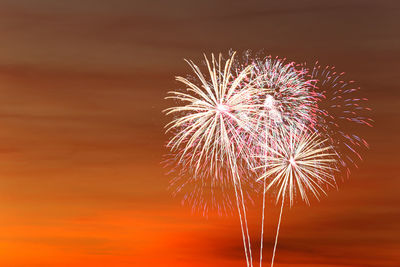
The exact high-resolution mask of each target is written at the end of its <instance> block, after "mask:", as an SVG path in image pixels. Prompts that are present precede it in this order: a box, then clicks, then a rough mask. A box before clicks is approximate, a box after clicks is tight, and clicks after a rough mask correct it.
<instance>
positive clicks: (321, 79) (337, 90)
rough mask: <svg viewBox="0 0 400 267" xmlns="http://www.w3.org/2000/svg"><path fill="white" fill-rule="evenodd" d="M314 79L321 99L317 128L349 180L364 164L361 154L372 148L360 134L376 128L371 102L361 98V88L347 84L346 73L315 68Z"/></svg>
mask: <svg viewBox="0 0 400 267" xmlns="http://www.w3.org/2000/svg"><path fill="white" fill-rule="evenodd" d="M310 78H311V79H312V80H313V82H314V86H315V92H316V93H317V95H318V98H319V103H318V106H319V108H318V112H319V114H318V120H319V121H318V123H317V124H316V126H317V127H316V128H317V130H318V131H320V132H322V133H324V135H325V136H326V137H327V138H328V139H329V141H330V143H331V146H332V147H333V148H334V151H335V153H336V158H337V160H338V163H339V164H338V168H339V170H340V173H341V174H343V176H344V177H349V175H350V172H351V169H353V168H354V167H358V166H357V165H358V162H360V161H361V160H362V157H361V153H360V152H361V151H362V150H365V149H366V148H368V143H367V142H366V141H365V140H364V139H363V138H362V137H360V136H359V134H358V132H359V130H360V128H361V127H362V126H370V127H371V126H372V122H373V121H372V119H371V118H369V114H370V111H371V109H370V108H369V107H368V106H367V101H368V99H367V98H363V97H361V96H359V91H360V88H359V87H355V84H354V81H346V80H345V79H344V73H343V72H342V73H338V72H336V70H335V67H329V66H326V67H321V66H319V65H318V64H315V65H314V67H313V69H312V70H311V71H310Z"/></svg>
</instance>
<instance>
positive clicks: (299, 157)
mask: <svg viewBox="0 0 400 267" xmlns="http://www.w3.org/2000/svg"><path fill="white" fill-rule="evenodd" d="M276 135H277V136H278V138H276V139H275V143H274V145H275V146H276V147H271V146H267V147H266V149H267V150H268V151H269V153H267V154H266V156H264V157H263V159H264V160H265V162H266V165H265V166H260V167H259V168H262V169H266V171H265V172H264V174H263V175H262V176H261V177H260V178H259V180H261V179H269V180H270V181H269V182H268V185H267V188H266V190H270V189H275V191H277V196H276V202H277V203H278V201H279V200H281V210H280V215H279V221H278V227H277V231H276V236H275V244H274V249H273V254H272V261H271V267H273V265H274V259H275V253H276V246H277V242H278V236H279V229H280V224H281V220H282V213H283V207H284V203H285V199H287V198H288V199H289V204H290V206H292V205H293V203H294V198H295V195H298V194H300V196H301V199H302V200H303V201H305V202H306V203H307V204H309V196H308V195H309V194H311V195H312V196H314V197H315V198H317V199H319V197H320V196H321V195H323V194H326V188H329V187H334V185H335V179H334V172H335V159H334V153H333V152H332V151H331V150H332V148H331V147H330V146H329V145H328V142H327V140H326V139H321V137H320V136H319V134H317V133H315V132H314V133H310V132H309V130H308V129H307V128H305V127H303V129H293V128H288V129H286V128H285V127H280V128H279V129H278V130H277V133H276Z"/></svg>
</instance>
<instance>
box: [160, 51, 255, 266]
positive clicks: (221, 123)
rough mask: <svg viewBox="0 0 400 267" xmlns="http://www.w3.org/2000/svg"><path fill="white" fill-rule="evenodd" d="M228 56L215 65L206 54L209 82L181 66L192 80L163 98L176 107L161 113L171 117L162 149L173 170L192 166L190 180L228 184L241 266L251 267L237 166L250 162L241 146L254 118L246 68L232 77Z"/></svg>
mask: <svg viewBox="0 0 400 267" xmlns="http://www.w3.org/2000/svg"><path fill="white" fill-rule="evenodd" d="M234 56H235V54H233V55H232V56H231V57H230V58H229V59H227V60H226V61H225V62H223V59H222V55H221V54H220V55H219V57H218V59H216V58H215V57H214V55H213V54H212V55H211V62H210V61H209V60H208V58H207V57H205V63H206V66H207V71H208V74H209V80H207V78H206V76H205V75H204V74H203V73H202V72H201V71H200V68H199V67H198V66H197V65H195V64H194V63H193V62H192V61H187V63H188V64H189V66H190V67H191V68H192V70H193V72H194V73H195V79H193V81H192V80H190V79H187V78H183V77H177V78H176V80H177V81H179V82H182V83H183V84H184V85H185V86H186V91H183V92H178V91H172V92H169V94H170V96H169V97H167V98H168V99H173V100H175V101H177V102H179V105H178V106H175V107H172V108H169V109H167V110H166V113H167V114H173V115H175V116H177V117H176V118H175V119H173V120H172V122H170V123H169V124H168V125H167V132H169V131H175V134H174V136H173V137H172V138H171V140H170V141H169V142H168V145H167V146H168V147H169V148H170V149H171V151H172V152H175V153H177V154H179V159H178V163H179V164H183V165H186V164H189V165H190V166H193V168H194V174H195V177H207V175H208V173H211V174H212V179H213V180H212V181H213V182H212V183H213V184H215V183H219V184H224V182H226V180H224V179H230V180H229V181H227V182H229V183H232V184H233V188H234V189H235V196H236V204H237V208H238V212H239V218H240V221H241V227H242V237H243V244H244V250H245V255H246V261H247V264H248V265H249V266H252V256H251V246H250V235H249V232H248V227H247V219H246V209H245V204H244V196H243V191H242V180H241V177H240V172H239V169H240V168H239V164H240V161H241V160H245V161H246V158H247V159H248V158H250V154H249V150H248V145H247V144H246V140H248V137H247V136H248V135H249V134H250V135H251V134H255V133H254V132H253V131H252V129H253V128H252V127H251V125H250V123H249V121H250V120H249V119H248V118H249V117H250V116H253V114H254V113H255V112H256V110H255V109H254V105H252V101H253V98H254V97H255V94H256V92H257V90H255V89H254V88H253V87H252V84H251V83H249V82H248V79H247V77H248V76H249V74H250V73H251V69H252V66H247V67H245V68H244V69H243V70H242V71H240V73H238V75H233V74H232V73H233V72H232V63H233V60H234ZM223 63H225V64H223ZM222 169H225V170H229V171H230V172H229V175H228V176H225V175H223V176H221V175H220V172H221V170H222ZM200 182H202V181H200ZM242 216H243V219H242Z"/></svg>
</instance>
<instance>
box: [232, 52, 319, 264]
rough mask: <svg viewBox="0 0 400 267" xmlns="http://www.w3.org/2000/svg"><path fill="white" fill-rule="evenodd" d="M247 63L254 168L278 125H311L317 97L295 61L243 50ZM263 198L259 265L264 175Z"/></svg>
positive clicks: (262, 231)
mask: <svg viewBox="0 0 400 267" xmlns="http://www.w3.org/2000/svg"><path fill="white" fill-rule="evenodd" d="M246 64H251V65H253V68H252V72H251V76H250V80H251V82H252V86H253V87H254V88H256V89H257V99H256V101H254V105H255V108H257V109H258V113H257V114H256V116H252V117H251V119H252V127H254V129H255V131H256V132H257V133H258V136H257V138H254V140H251V141H254V142H251V141H250V142H248V143H249V144H251V149H252V151H253V154H255V155H260V157H255V158H258V161H257V160H255V161H253V162H250V164H249V165H250V166H255V167H256V169H257V166H259V165H260V164H262V163H266V161H265V157H266V156H268V155H270V151H268V150H267V149H266V148H267V147H274V146H275V142H276V140H277V139H279V138H280V136H277V135H276V134H275V133H276V132H277V131H278V130H279V129H280V128H281V127H284V128H286V127H292V128H299V127H313V125H314V124H315V119H316V107H317V104H316V103H317V101H316V100H317V98H316V97H315V96H316V95H315V93H314V92H313V90H312V84H311V81H310V80H309V79H307V76H306V72H307V71H306V69H304V68H301V67H300V66H298V65H296V64H295V63H294V62H286V61H285V60H284V59H279V58H271V57H256V59H254V60H252V59H250V53H249V52H248V51H246V54H245V56H244V64H243V65H246ZM241 68H243V67H241ZM241 68H238V69H241ZM250 137H252V136H250ZM260 160H261V162H260ZM263 167H264V168H263V171H266V170H267V169H268V168H269V166H268V164H264V166H263ZM262 199H263V200H262V202H263V204H262V218H261V238H260V266H261V264H262V256H263V238H264V237H263V235H264V219H265V218H264V215H265V203H266V179H264V184H263V197H262Z"/></svg>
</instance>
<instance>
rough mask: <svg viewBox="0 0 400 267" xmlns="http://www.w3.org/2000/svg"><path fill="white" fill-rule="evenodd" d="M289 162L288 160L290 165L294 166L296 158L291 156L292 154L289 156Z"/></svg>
mask: <svg viewBox="0 0 400 267" xmlns="http://www.w3.org/2000/svg"><path fill="white" fill-rule="evenodd" d="M289 162H290V165H292V166H296V160H295V159H294V158H293V156H290V159H289Z"/></svg>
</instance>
